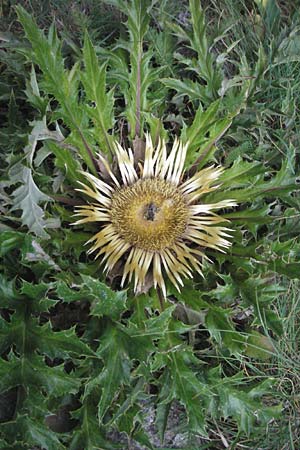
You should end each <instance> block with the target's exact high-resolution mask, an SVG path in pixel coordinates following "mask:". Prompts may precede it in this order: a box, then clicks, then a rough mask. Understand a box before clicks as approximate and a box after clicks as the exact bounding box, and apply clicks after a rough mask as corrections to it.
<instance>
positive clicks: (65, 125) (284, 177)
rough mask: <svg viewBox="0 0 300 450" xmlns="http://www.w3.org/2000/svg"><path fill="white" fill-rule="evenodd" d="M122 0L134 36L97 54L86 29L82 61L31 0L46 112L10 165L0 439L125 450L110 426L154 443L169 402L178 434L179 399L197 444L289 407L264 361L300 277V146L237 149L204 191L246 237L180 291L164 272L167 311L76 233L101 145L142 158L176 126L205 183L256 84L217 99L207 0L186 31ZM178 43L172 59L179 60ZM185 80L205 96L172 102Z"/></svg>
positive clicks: (252, 428) (82, 232)
mask: <svg viewBox="0 0 300 450" xmlns="http://www.w3.org/2000/svg"><path fill="white" fill-rule="evenodd" d="M112 3H113V5H114V7H116V8H118V9H119V11H120V17H121V19H122V21H123V22H124V23H123V25H122V26H121V30H122V32H121V34H120V36H119V37H118V38H117V39H116V41H115V42H114V43H112V44H110V45H109V46H107V47H102V48H99V47H97V46H94V45H93V44H92V42H91V40H90V38H89V36H88V35H87V34H86V36H85V39H84V45H83V49H82V51H81V50H78V52H77V53H76V54H77V58H78V60H77V61H76V62H75V64H73V65H72V64H71V65H70V64H68V61H67V60H65V59H64V54H63V51H64V49H62V42H61V40H60V39H59V38H58V36H57V34H56V31H55V28H54V27H51V28H50V30H49V33H48V35H47V36H46V35H45V34H44V33H43V32H42V31H41V30H39V29H38V27H37V26H36V24H35V22H34V20H33V18H32V17H31V16H30V15H29V14H28V13H27V12H26V11H25V10H24V9H23V8H21V7H18V8H17V12H18V17H19V20H20V22H21V24H22V26H23V27H24V30H25V33H26V37H27V39H28V41H29V42H26V45H25V44H24V45H23V46H19V48H18V52H21V53H22V54H23V56H24V57H25V59H26V61H27V63H26V65H25V68H27V70H28V82H27V88H26V95H27V99H28V102H29V103H30V104H31V107H33V108H34V109H35V111H36V114H35V119H34V122H33V123H32V124H31V133H30V134H29V135H28V138H27V141H28V142H27V145H25V146H24V149H23V148H20V146H19V145H18V146H15V147H14V149H13V151H12V153H11V154H10V155H8V156H7V158H6V161H7V165H8V169H7V174H6V175H7V176H6V177H5V178H4V181H3V184H2V190H3V196H5V197H4V199H5V201H4V206H3V208H4V211H5V216H4V219H3V222H2V234H1V256H2V258H3V259H2V269H3V278H2V279H1V289H2V297H1V298H2V300H1V302H2V303H1V308H2V309H1V311H2V316H1V336H2V339H1V343H2V344H1V365H0V366H1V367H0V372H1V375H2V377H1V379H2V381H1V392H2V394H1V395H2V399H3V404H9V403H10V405H11V406H10V408H7V409H6V411H4V412H3V410H2V418H1V422H2V423H1V429H0V438H1V439H2V441H0V442H1V445H2V447H3V448H20V447H22V448H32V446H37V447H40V448H49V449H52V448H53V449H54V448H55V449H57V448H70V449H74V450H77V449H78V450H79V449H82V448H84V449H94V448H109V449H111V448H114V447H116V448H118V445H119V448H124V444H122V443H121V444H120V443H119V442H118V441H120V439H121V437H120V436H121V435H117V438H114V436H116V435H114V434H112V433H111V432H112V430H113V431H114V432H116V431H118V432H119V433H120V432H123V433H125V434H127V435H128V436H129V438H130V439H135V440H137V441H139V443H141V444H142V445H144V446H146V448H154V444H153V441H152V440H151V439H152V438H151V436H150V435H149V433H148V434H147V431H146V430H145V416H147V415H149V412H150V411H154V412H155V414H154V415H155V419H154V420H155V427H156V430H157V435H158V436H159V437H160V439H161V442H162V443H163V441H164V435H165V431H166V429H167V427H168V416H169V413H170V411H172V408H177V409H176V411H177V412H178V411H179V412H180V413H181V414H182V420H181V423H180V424H179V425H178V431H180V432H182V433H188V434H189V435H190V439H191V445H196V443H195V442H196V437H197V436H201V439H202V441H201V442H203V440H204V441H205V440H207V443H208V442H209V439H210V438H211V435H210V431H209V430H210V429H211V427H212V426H213V424H214V423H216V422H218V423H219V424H221V423H225V424H229V425H230V426H231V428H232V429H233V428H234V427H236V429H237V430H238V431H237V433H239V434H240V435H241V436H244V437H245V435H248V436H251V435H253V434H254V433H256V432H257V429H258V427H261V428H262V429H264V427H266V425H267V424H268V423H269V422H270V421H271V420H272V419H273V418H274V417H276V416H277V415H278V413H279V411H280V409H281V406H280V405H279V403H278V402H277V401H276V399H275V400H274V391H272V389H274V380H273V379H272V378H269V377H268V379H267V380H266V378H265V374H264V372H262V371H261V370H260V369H259V366H258V365H257V364H256V362H257V361H259V360H264V361H267V360H268V358H270V357H271V356H272V355H273V354H274V353H275V351H276V340H277V339H278V336H280V334H281V332H282V324H281V322H280V320H279V318H278V316H277V314H276V313H275V311H274V310H273V309H272V301H273V299H274V297H275V296H276V295H277V294H278V293H280V292H282V290H283V287H282V285H281V284H280V283H279V281H278V280H279V278H278V274H279V275H281V274H285V275H288V276H290V277H298V276H299V264H298V263H297V260H296V255H297V254H298V253H299V244H298V243H297V241H296V239H294V237H295V236H294V235H288V236H289V237H288V238H287V237H286V236H287V230H288V228H289V227H290V228H292V231H291V233H295V234H296V230H297V224H295V225H291V224H292V221H293V216H294V210H295V208H297V206H298V202H297V197H296V196H295V195H294V192H295V190H296V188H297V177H296V167H295V159H294V156H293V152H292V151H291V155H290V158H289V160H288V161H286V160H283V162H282V165H281V167H272V166H271V165H266V164H264V163H262V162H261V161H259V160H251V159H245V158H242V157H241V156H238V157H237V158H236V159H235V161H234V162H233V163H231V164H230V165H229V166H228V167H227V168H226V170H225V171H224V172H223V173H222V174H220V182H221V183H222V189H221V190H215V191H214V192H209V193H207V196H206V197H205V201H206V202H207V203H209V204H213V203H217V202H223V201H225V200H226V199H229V198H230V199H233V200H234V201H235V202H237V203H238V205H239V206H238V208H236V210H235V211H229V210H226V209H225V210H224V211H223V217H225V218H226V219H228V220H230V222H231V225H230V226H231V228H232V229H233V233H232V234H233V237H232V247H231V249H230V250H229V251H228V252H227V253H226V254H220V253H218V252H216V251H215V250H214V249H213V248H211V249H209V250H208V256H209V258H210V260H211V261H212V262H211V263H210V264H204V265H203V267H202V268H201V270H202V272H203V277H202V276H201V275H200V274H199V275H197V276H195V277H194V279H193V281H188V282H185V284H184V287H183V288H182V289H181V292H178V291H177V290H176V289H175V288H174V287H173V286H172V284H171V283H169V282H166V293H167V295H166V300H165V305H164V309H163V310H162V308H161V302H160V299H159V297H158V295H157V292H156V290H155V289H153V288H152V289H150V290H149V291H148V292H147V293H144V294H142V295H139V296H138V297H136V296H135V295H134V293H133V286H131V285H129V286H128V288H127V289H126V290H124V289H120V281H121V280H120V275H121V274H120V271H119V272H118V270H117V269H116V270H115V272H113V273H111V274H110V277H109V278H106V276H105V274H104V273H103V272H102V269H101V267H99V263H98V262H97V261H96V262H95V261H94V260H93V259H91V258H89V257H88V256H87V255H86V251H85V248H84V245H83V244H84V243H85V242H86V241H87V240H88V239H89V237H90V235H91V233H93V232H94V231H95V225H94V224H89V225H86V226H81V225H80V227H79V225H78V228H77V229H75V228H74V227H72V229H71V227H70V225H69V224H70V223H71V222H73V220H74V219H73V217H72V215H73V207H74V206H75V205H78V204H80V198H79V195H78V194H77V192H76V189H77V188H78V186H79V185H78V181H81V182H84V181H85V179H84V177H83V176H82V175H81V171H82V170H84V171H85V172H87V171H88V172H89V173H91V174H92V175H93V176H94V177H98V176H99V172H100V173H103V166H101V161H100V160H99V159H98V158H97V154H98V153H99V152H101V154H102V156H103V158H105V160H108V161H110V162H112V153H113V147H114V142H115V141H118V142H120V143H121V145H122V146H123V147H125V148H128V147H129V146H132V148H133V151H134V154H135V156H136V157H137V159H139V158H140V154H141V152H142V151H143V146H144V142H143V136H144V133H145V132H146V131H149V133H150V135H151V138H152V141H153V142H157V141H158V139H159V138H161V139H164V140H165V141H166V142H168V140H170V137H171V136H174V134H177V135H178V137H180V139H181V140H182V141H183V142H187V141H189V143H190V145H189V147H188V154H187V158H186V167H185V169H186V170H187V171H188V172H189V173H190V174H191V176H192V175H193V173H195V172H196V171H197V170H201V169H203V168H204V167H205V166H206V165H207V163H212V162H214V161H215V160H216V159H219V161H218V162H219V163H220V162H223V161H220V159H221V156H220V153H221V152H219V151H218V145H219V142H220V139H221V138H222V137H224V136H225V133H226V131H227V130H228V129H229V128H230V127H231V126H232V127H234V126H235V125H234V123H232V122H233V120H234V117H236V116H237V115H238V114H239V112H240V109H241V108H244V107H246V101H247V95H249V92H250V91H251V89H250V91H249V83H251V82H252V81H250V82H249V79H248V78H247V77H246V76H245V81H244V83H242V84H237V83H232V87H231V88H230V89H228V91H226V93H225V95H224V97H223V96H222V97H221V96H220V95H219V93H218V92H219V87H220V83H221V84H222V81H221V79H222V76H223V72H222V68H221V67H220V65H219V64H218V61H216V58H215V57H214V54H213V53H209V48H210V47H209V44H208V37H207V34H206V25H205V17H204V12H203V10H202V9H201V6H200V4H199V2H197V1H196V0H191V1H190V13H191V20H190V21H187V24H186V25H185V26H186V29H184V28H182V27H183V25H182V27H181V28H180V29H179V28H178V26H177V27H175V28H176V35H173V37H172V38H167V37H166V36H167V35H169V29H168V26H169V24H168V23H167V21H166V20H163V19H164V18H163V17H162V16H160V11H159V10H157V9H155V5H154V4H150V2H149V3H148V2H145V1H142V0H132V1H130V2H128V3H127V2H123V1H122V2H121V1H118V2H112ZM157 23H159V24H160V26H159V27H158V26H156V25H157ZM175 25H176V23H175ZM172 29H173V31H174V27H172ZM177 39H178V41H177ZM179 42H180V55H179V56H178V55H175V56H176V57H174V51H175V49H176V45H177V44H178V43H179ZM163 43H165V44H166V45H167V48H165V52H166V56H168V58H167V60H168V61H169V62H170V61H171V63H169V64H166V65H165V66H164V65H163V64H162V63H161V61H162V59H164V58H161V52H159V49H162V48H164V46H163V45H162V44H163ZM178 48H179V47H178ZM187 55H188V56H190V57H191V58H192V60H193V61H194V68H196V67H199V68H200V69H201V72H199V74H200V75H199V77H197V78H195V79H194V78H193V77H190V75H186V72H185V71H184V70H183V65H184V64H185V62H186V61H184V59H183V57H184V56H187ZM205 57H206V58H207V64H206V66H205V65H203V64H204V63H203V61H204V60H203V58H205ZM158 63H159V64H158ZM174 74H175V75H176V76H175V78H176V77H178V79H179V80H180V81H182V82H184V83H186V85H189V86H190V87H193V88H195V89H197V90H198V91H199V96H198V98H197V100H196V101H191V102H190V100H189V99H188V98H186V97H184V96H183V98H182V99H181V100H183V101H182V102H181V101H180V102H179V100H178V98H177V99H175V100H174V95H172V89H173V90H174V89H175V87H174V86H173V85H172V83H173V81H172V82H171V81H170V80H171V79H172V80H173V79H174V76H173V75H174ZM252 76H253V73H251V74H250V73H249V77H250V79H251V80H252V78H251V77H252ZM167 79H168V81H166V80H167ZM250 87H251V86H250ZM177 89H178V84H177V86H176V90H177ZM200 94H201V95H200ZM204 94H205V95H204ZM191 96H192V94H191ZM226 96H227V97H226ZM232 99H239V101H238V102H231V100H232ZM176 102H177V103H176ZM237 103H238V106H237V107H236V104H237ZM228 105H229V106H228ZM226 148H227V147H226ZM139 152H140V153H139ZM99 162H100V164H99ZM58 219H59V220H60V222H58ZM277 220H278V221H281V222H280V223H283V224H284V225H283V227H282V228H281V229H280V232H279V231H278V228H277V227H276V223H277V222H276V221H277ZM88 227H90V228H88ZM28 230H29V231H30V234H27V231H28ZM266 233H268V240H267V239H266ZM278 233H279V234H278ZM290 236H291V238H290ZM50 238H51V239H50ZM287 256H288V262H286V261H285V258H286V257H287ZM16 261H18V264H16ZM16 429H17V430H18V432H17V433H16ZM113 441H115V443H113ZM116 441H117V442H116ZM193 442H194V443H193ZM198 443H199V442H198ZM162 445H163V444H162ZM122 446H123V447H122Z"/></svg>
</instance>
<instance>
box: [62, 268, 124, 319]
mask: <svg viewBox="0 0 300 450" xmlns="http://www.w3.org/2000/svg"><path fill="white" fill-rule="evenodd" d="M82 280H83V284H80V285H74V288H75V289H70V288H69V287H68V286H67V285H66V283H65V282H63V281H58V282H57V295H58V297H59V298H61V299H62V300H63V301H64V302H72V301H78V300H88V301H89V302H91V303H92V305H91V313H92V314H93V315H94V316H97V317H102V316H107V317H110V318H112V319H115V320H117V319H118V318H119V317H120V314H122V313H123V312H124V311H125V310H126V309H127V307H126V299H127V294H126V291H113V290H112V289H110V288H109V287H108V286H107V285H106V284H104V283H101V281H98V280H96V279H95V278H92V277H91V276H88V275H82Z"/></svg>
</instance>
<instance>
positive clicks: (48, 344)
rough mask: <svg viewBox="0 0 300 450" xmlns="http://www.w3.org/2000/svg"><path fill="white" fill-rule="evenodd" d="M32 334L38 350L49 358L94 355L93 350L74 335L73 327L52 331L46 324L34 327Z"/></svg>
mask: <svg viewBox="0 0 300 450" xmlns="http://www.w3.org/2000/svg"><path fill="white" fill-rule="evenodd" d="M34 335H35V337H36V339H37V340H38V343H39V351H40V352H41V353H44V354H46V355H47V356H49V357H50V358H65V357H70V356H72V355H76V356H79V357H80V356H93V355H94V352H93V351H92V350H91V349H90V348H89V347H88V346H87V345H86V344H85V343H84V342H83V341H82V340H81V339H79V338H78V337H77V336H76V333H75V329H74V328H71V329H70V330H64V331H55V332H53V331H52V330H51V327H50V325H49V324H46V325H43V326H41V327H36V328H35V329H34Z"/></svg>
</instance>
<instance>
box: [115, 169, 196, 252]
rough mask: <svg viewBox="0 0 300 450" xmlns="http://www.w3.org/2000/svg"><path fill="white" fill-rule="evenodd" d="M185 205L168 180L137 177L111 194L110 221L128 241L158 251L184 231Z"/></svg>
mask: <svg viewBox="0 0 300 450" xmlns="http://www.w3.org/2000/svg"><path fill="white" fill-rule="evenodd" d="M187 219H188V208H187V205H186V202H185V199H184V196H183V194H182V193H181V192H180V191H179V190H178V189H177V188H176V186H174V185H173V184H172V183H170V182H168V181H165V180H161V179H158V178H149V179H144V180H138V181H137V182H136V183H134V184H132V185H130V186H125V187H122V188H120V189H117V190H116V191H115V192H114V194H113V195H112V201H111V222H112V224H113V226H114V227H115V229H116V232H117V233H118V234H119V235H120V236H122V238H123V239H124V240H125V241H126V242H127V243H129V244H131V245H133V246H135V247H138V248H141V249H143V250H149V251H159V250H163V249H164V248H166V247H170V246H172V244H173V243H174V242H175V241H176V240H177V239H178V238H179V237H180V236H181V235H182V234H183V233H184V231H185V229H186V225H187Z"/></svg>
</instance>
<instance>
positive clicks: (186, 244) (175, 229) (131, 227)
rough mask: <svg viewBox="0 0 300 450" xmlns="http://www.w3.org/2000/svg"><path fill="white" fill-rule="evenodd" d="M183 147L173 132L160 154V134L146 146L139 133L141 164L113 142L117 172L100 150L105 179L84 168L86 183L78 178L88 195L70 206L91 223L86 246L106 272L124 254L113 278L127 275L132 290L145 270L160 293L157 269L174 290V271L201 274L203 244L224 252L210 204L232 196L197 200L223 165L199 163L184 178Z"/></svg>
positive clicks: (225, 243)
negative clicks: (81, 202) (87, 200)
mask: <svg viewBox="0 0 300 450" xmlns="http://www.w3.org/2000/svg"><path fill="white" fill-rule="evenodd" d="M187 148H188V144H186V145H183V144H182V143H181V142H180V141H178V140H177V139H176V140H175V142H174V144H173V147H172V149H171V151H170V153H169V154H168V153H167V148H166V144H165V143H164V142H163V141H161V142H160V143H159V144H158V145H157V147H156V148H154V146H153V144H152V141H151V138H150V136H149V135H147V136H146V147H145V158H144V162H143V164H139V166H138V167H136V165H135V163H134V157H133V153H132V151H131V150H130V149H129V150H128V151H127V150H125V149H123V148H122V147H121V145H120V144H118V143H116V144H115V153H116V158H117V162H118V168H119V172H120V176H119V178H118V177H117V176H116V175H115V174H114V173H113V172H112V170H111V168H110V166H109V165H108V163H107V162H106V160H104V158H103V157H101V156H100V155H99V158H100V159H101V161H102V163H103V164H104V165H105V167H106V169H107V171H108V173H109V176H110V181H109V182H104V181H103V180H101V179H98V178H96V177H95V176H94V175H91V174H89V173H84V175H85V177H86V178H87V179H88V181H89V184H90V186H91V187H90V186H87V185H85V184H82V183H81V185H82V189H79V191H81V192H83V193H84V194H86V195H87V196H89V197H90V198H91V199H93V202H92V203H91V204H88V205H83V206H78V207H77V208H76V215H78V216H81V217H83V218H82V219H79V220H77V222H75V225H78V224H82V223H87V222H93V223H96V222H98V223H99V231H98V232H97V233H96V234H95V235H94V236H93V237H92V238H91V239H90V240H89V241H88V243H92V246H91V248H90V249H89V251H88V252H89V253H92V252H93V253H94V252H95V257H96V258H98V257H101V258H102V262H105V270H106V271H107V272H109V271H110V270H111V269H112V268H113V267H114V266H115V264H116V263H117V261H119V260H120V259H124V268H123V278H122V283H121V284H122V285H124V283H125V281H126V279H128V280H129V281H131V280H132V279H133V278H134V289H135V291H137V290H138V289H141V288H142V287H143V285H144V284H145V280H146V276H147V275H148V274H149V273H151V274H152V278H153V284H154V286H155V287H156V286H157V285H158V286H159V287H160V288H161V289H162V291H163V294H164V295H165V296H166V286H165V281H164V276H165V275H166V276H167V277H168V278H169V279H170V280H171V282H172V283H173V284H174V285H175V286H176V288H177V289H179V286H180V285H181V286H182V285H183V281H182V278H186V277H192V271H193V270H194V271H197V272H199V273H201V267H202V263H203V260H204V259H205V258H206V259H208V258H207V256H206V255H205V253H204V251H205V248H212V249H215V250H219V251H224V249H226V248H228V247H229V246H230V241H229V240H228V239H227V238H228V237H230V234H228V232H229V231H230V230H229V229H228V228H226V227H224V226H220V225H219V224H220V223H221V222H225V219H223V218H222V217H220V216H219V215H217V214H216V213H215V211H217V210H218V209H222V208H227V207H230V206H235V202H234V201H233V200H223V201H220V202H218V203H202V201H200V199H201V197H202V196H203V195H204V194H206V193H208V192H211V191H213V190H214V189H216V188H218V186H217V185H216V181H217V179H218V178H219V177H220V175H221V173H222V171H223V169H222V168H220V167H217V168H215V167H213V166H211V167H207V168H205V169H203V170H200V171H199V172H197V173H196V174H195V175H194V176H192V177H191V178H187V179H186V180H185V179H184V163H185V157H186V152H187ZM201 200H202V199H201Z"/></svg>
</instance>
